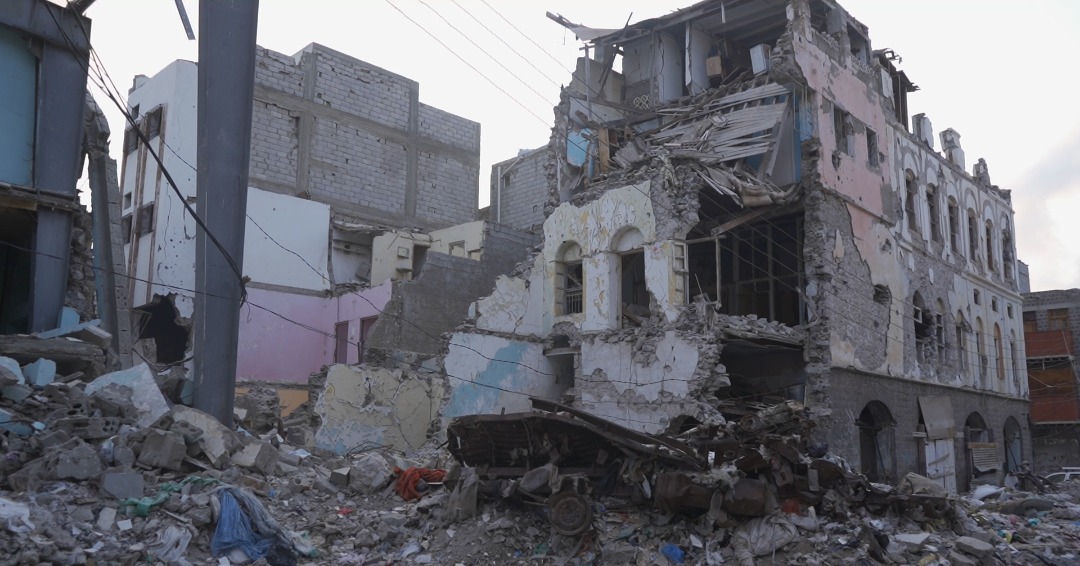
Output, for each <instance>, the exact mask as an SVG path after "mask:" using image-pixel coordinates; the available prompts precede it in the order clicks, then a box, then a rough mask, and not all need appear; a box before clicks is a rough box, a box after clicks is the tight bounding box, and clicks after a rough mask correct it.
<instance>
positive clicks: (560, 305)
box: [555, 242, 585, 315]
mask: <svg viewBox="0 0 1080 566" xmlns="http://www.w3.org/2000/svg"><path fill="white" fill-rule="evenodd" d="M584 304H585V272H584V268H583V266H582V264H581V246H579V245H577V243H575V242H565V243H563V245H562V247H560V248H559V257H558V258H556V261H555V314H556V315H568V314H580V313H582V312H583V311H584Z"/></svg>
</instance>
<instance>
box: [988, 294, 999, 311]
mask: <svg viewBox="0 0 1080 566" xmlns="http://www.w3.org/2000/svg"><path fill="white" fill-rule="evenodd" d="M997 305H998V303H997V297H990V310H992V311H994V312H997V311H998V306H997Z"/></svg>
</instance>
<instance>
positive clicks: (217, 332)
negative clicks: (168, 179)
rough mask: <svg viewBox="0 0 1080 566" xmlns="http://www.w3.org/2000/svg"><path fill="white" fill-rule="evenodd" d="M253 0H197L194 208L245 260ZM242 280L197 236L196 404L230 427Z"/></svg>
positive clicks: (239, 258)
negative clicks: (196, 108) (197, 89)
mask: <svg viewBox="0 0 1080 566" xmlns="http://www.w3.org/2000/svg"><path fill="white" fill-rule="evenodd" d="M258 22H259V1H258V0H200V1H199V95H198V121H197V124H196V128H197V139H198V162H197V163H198V173H197V174H196V187H197V189H196V190H197V204H196V211H197V212H198V213H199V216H200V217H201V218H202V219H203V222H205V224H206V227H207V229H208V230H209V232H210V233H211V234H213V235H214V236H215V237H216V238H217V240H218V241H219V242H220V243H221V244H222V247H223V248H224V250H225V252H226V253H228V254H229V256H231V257H232V259H233V261H234V262H235V263H236V266H237V267H238V268H241V269H242V268H243V265H244V264H243V261H244V226H245V223H246V221H245V215H246V213H247V189H248V186H247V185H248V160H249V158H250V153H251V100H252V96H253V95H254V89H255V33H256V30H257V29H258ZM240 296H241V285H240V281H238V280H237V276H236V273H235V272H234V271H233V268H232V267H231V266H230V265H229V262H228V260H227V259H226V258H225V256H223V255H222V253H221V250H219V249H218V248H217V246H216V245H215V244H214V243H213V242H212V241H211V240H210V238H209V237H207V234H206V233H205V232H204V231H203V230H201V229H200V230H198V231H197V232H196V239H195V316H194V332H195V360H194V366H195V408H197V409H200V410H202V411H205V412H207V413H209V414H211V415H213V416H214V417H216V418H217V419H218V420H219V421H221V423H222V424H224V425H226V426H232V413H233V397H234V395H235V387H236V349H237V333H238V331H239V327H240Z"/></svg>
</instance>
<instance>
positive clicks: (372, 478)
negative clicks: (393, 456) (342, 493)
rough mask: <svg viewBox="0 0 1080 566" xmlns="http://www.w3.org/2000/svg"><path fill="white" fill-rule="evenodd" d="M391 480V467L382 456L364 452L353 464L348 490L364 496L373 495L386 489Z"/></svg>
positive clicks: (392, 475)
mask: <svg viewBox="0 0 1080 566" xmlns="http://www.w3.org/2000/svg"><path fill="white" fill-rule="evenodd" d="M393 478H394V472H393V466H392V465H391V464H390V462H389V461H388V460H387V459H386V458H385V457H383V455H382V454H379V453H378V452H365V453H363V454H361V455H360V456H359V457H357V459H356V460H355V461H354V462H353V465H352V469H351V470H350V471H349V488H350V489H352V490H354V491H357V492H360V493H364V494H367V493H373V492H375V491H378V490H380V489H382V488H384V487H386V486H387V485H388V484H389V483H390V481H391V480H393Z"/></svg>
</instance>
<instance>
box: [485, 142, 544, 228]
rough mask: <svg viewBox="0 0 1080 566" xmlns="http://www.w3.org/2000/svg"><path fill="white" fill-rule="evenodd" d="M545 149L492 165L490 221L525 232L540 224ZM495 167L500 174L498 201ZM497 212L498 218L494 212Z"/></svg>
mask: <svg viewBox="0 0 1080 566" xmlns="http://www.w3.org/2000/svg"><path fill="white" fill-rule="evenodd" d="M547 161H548V148H547V146H544V147H541V148H539V149H534V150H532V151H531V152H529V153H526V154H525V155H523V156H521V157H520V158H518V157H515V158H513V159H507V160H506V161H503V162H501V163H496V164H495V165H494V166H492V168H491V213H490V214H489V216H490V219H491V220H493V221H494V220H496V219H497V221H498V222H499V223H500V224H505V225H507V226H513V227H514V228H519V229H521V230H529V229H532V228H534V227H538V226H539V225H542V224H543V223H544V204H545V203H546V202H547V200H548V181H547V174H546V173H545V171H544V165H545V164H546V163H547ZM499 166H502V170H503V185H502V198H501V199H500V197H499ZM499 208H501V209H502V214H501V216H500V215H499V214H498V213H497V210H498V209H499Z"/></svg>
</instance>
